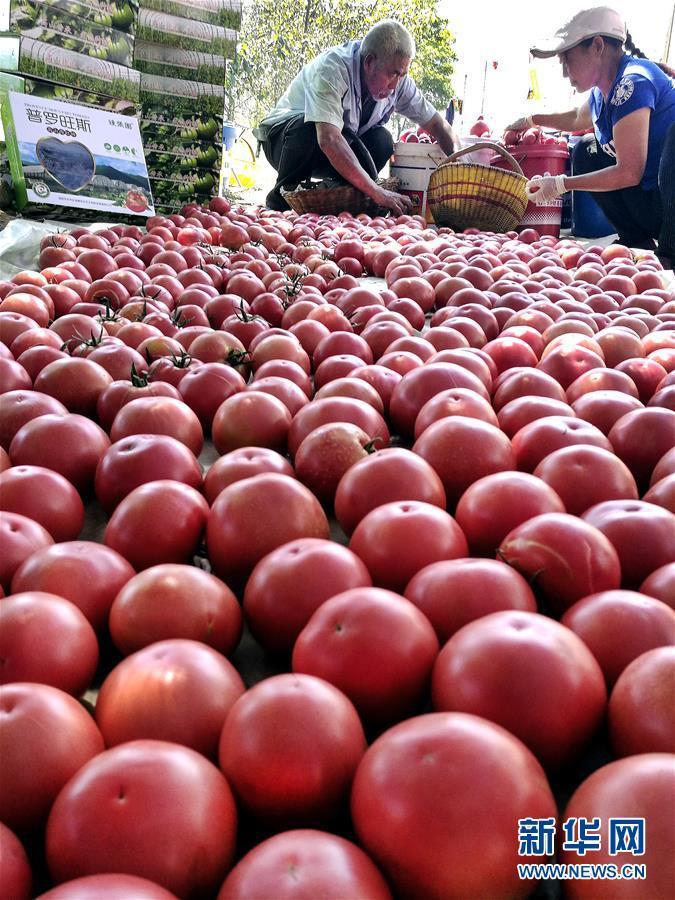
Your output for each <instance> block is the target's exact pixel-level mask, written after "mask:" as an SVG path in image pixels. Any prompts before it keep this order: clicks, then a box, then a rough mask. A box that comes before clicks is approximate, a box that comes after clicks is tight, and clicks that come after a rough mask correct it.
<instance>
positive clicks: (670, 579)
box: [640, 562, 675, 609]
mask: <svg viewBox="0 0 675 900" xmlns="http://www.w3.org/2000/svg"><path fill="white" fill-rule="evenodd" d="M640 593H642V594H647V595H648V596H649V597H656V599H657V600H663V602H664V603H666V604H668V605H669V606H670V607H671V608H672V609H675V562H671V563H667V564H666V565H665V566H661V567H660V568H659V569H655V570H654V571H653V572H652V573H651V575H648V576H647V578H645V580H644V581H643V582H642V584H641V585H640Z"/></svg>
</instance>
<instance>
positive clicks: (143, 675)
mask: <svg viewBox="0 0 675 900" xmlns="http://www.w3.org/2000/svg"><path fill="white" fill-rule="evenodd" d="M244 691H245V687H244V682H243V681H242V680H241V678H240V676H239V674H238V672H237V670H236V669H235V668H234V666H233V665H232V664H231V663H230V662H228V661H227V660H226V659H225V657H224V656H222V654H220V653H217V652H216V651H215V650H214V649H213V648H212V647H207V646H206V645H205V644H202V643H199V642H198V641H191V640H182V639H171V640H165V641H157V642H156V643H153V644H151V645H150V646H148V647H144V648H143V649H141V650H138V651H137V652H136V653H132V654H131V656H128V657H127V658H126V659H124V660H122V662H121V663H119V664H118V665H117V666H115V668H114V669H113V670H112V672H110V674H109V675H108V676H107V678H106V679H105V681H104V682H103V684H102V685H101V688H100V691H99V694H98V699H97V701H96V724H97V725H98V727H99V728H100V730H101V734H102V735H103V739H104V741H105V743H106V746H107V747H113V746H115V745H117V744H123V743H124V742H125V741H134V740H138V739H140V738H153V739H155V740H160V741H171V742H172V743H174V744H183V745H185V746H186V747H191V748H192V749H193V750H196V751H197V752H198V753H201V754H203V755H204V756H206V757H208V758H209V759H215V758H216V754H217V750H218V740H219V738H220V732H221V730H222V727H223V722H224V721H225V717H226V716H227V714H228V712H229V711H230V709H231V707H232V705H233V704H234V702H235V701H236V700H237V699H238V698H239V697H240V696H241V695H242V694H243V693H244Z"/></svg>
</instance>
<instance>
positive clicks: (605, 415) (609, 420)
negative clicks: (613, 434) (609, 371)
mask: <svg viewBox="0 0 675 900" xmlns="http://www.w3.org/2000/svg"><path fill="white" fill-rule="evenodd" d="M642 408H643V406H642V404H641V403H640V401H639V400H638V399H637V397H631V396H630V394H626V393H624V392H623V391H613V390H612V391H589V392H588V393H587V394H582V395H581V396H580V397H579V399H578V400H575V401H574V402H573V403H572V409H573V410H574V414H575V415H576V416H577V417H578V418H580V419H583V420H584V421H586V422H589V423H590V424H591V425H595V427H596V428H599V429H600V431H601V432H602V433H603V434H605V435H607V434H609V432H610V430H611V429H612V426H613V425H614V423H615V422H618V420H619V419H620V418H621V417H622V416H625V415H626V413H629V412H633V410H636V409H642Z"/></svg>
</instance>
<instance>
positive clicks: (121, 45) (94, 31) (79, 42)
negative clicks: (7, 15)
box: [3, 3, 134, 66]
mask: <svg viewBox="0 0 675 900" xmlns="http://www.w3.org/2000/svg"><path fill="white" fill-rule="evenodd" d="M74 5H75V6H76V4H74ZM3 30H7V29H3ZM9 31H10V32H11V33H12V34H21V35H22V36H23V37H27V38H32V39H33V40H34V41H42V42H43V43H45V44H53V45H54V46H55V47H63V49H64V50H73V51H74V52H75V53H84V54H86V55H87V56H93V57H94V58H95V59H104V60H108V61H109V62H114V63H118V64H119V65H121V66H131V65H132V63H133V54H134V39H133V37H132V36H131V35H130V34H127V33H126V32H124V31H117V30H116V29H115V28H110V27H108V26H106V25H98V24H96V23H94V22H92V21H90V20H88V19H84V18H82V17H81V16H77V15H74V14H71V13H70V12H67V11H65V10H64V9H62V8H61V7H56V6H53V5H50V4H48V3H47V4H42V3H40V4H36V5H35V6H33V7H25V8H24V12H23V13H22V14H21V15H14V16H13V17H12V18H11V19H10V23H9Z"/></svg>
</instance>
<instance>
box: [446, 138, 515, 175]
mask: <svg viewBox="0 0 675 900" xmlns="http://www.w3.org/2000/svg"><path fill="white" fill-rule="evenodd" d="M483 148H486V149H490V150H494V151H495V153H499V155H500V156H503V157H504V159H505V160H506V161H507V163H509V164H510V165H511V167H512V168H513V170H514V172H516V173H517V174H518V175H523V177H525V176H524V173H523V170H522V169H521V168H520V165H519V164H518V162H517V160H515V159H514V158H513V157H512V156H511V154H510V153H509V151H508V150H506V149H504V147H502V145H501V144H496V143H495V142H494V141H476V143H475V144H471V146H470V147H464V149H463V150H457V151H456V152H455V153H453V154H452V155H451V156H448V158H447V159H446V160H445V162H444V163H443V165H445V163H451V162H455V161H456V160H458V159H459V158H460V156H464V155H465V154H467V153H473V151H474V150H482V149H483Z"/></svg>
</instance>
